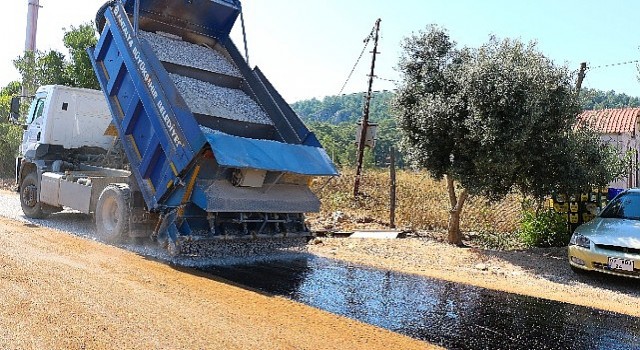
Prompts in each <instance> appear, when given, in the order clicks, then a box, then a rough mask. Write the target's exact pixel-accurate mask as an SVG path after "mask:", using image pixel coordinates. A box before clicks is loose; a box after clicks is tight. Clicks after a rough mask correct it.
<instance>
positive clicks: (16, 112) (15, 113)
mask: <svg viewBox="0 0 640 350" xmlns="http://www.w3.org/2000/svg"><path fill="white" fill-rule="evenodd" d="M19 117H20V97H13V98H11V106H10V108H9V121H10V122H12V123H14V124H18V118H19Z"/></svg>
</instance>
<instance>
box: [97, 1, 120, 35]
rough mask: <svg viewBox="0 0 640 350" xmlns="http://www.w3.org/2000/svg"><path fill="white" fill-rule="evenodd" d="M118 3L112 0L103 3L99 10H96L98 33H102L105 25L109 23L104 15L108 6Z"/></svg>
mask: <svg viewBox="0 0 640 350" xmlns="http://www.w3.org/2000/svg"><path fill="white" fill-rule="evenodd" d="M115 3H116V0H110V1H107V2H105V3H104V5H102V6H101V7H100V9H99V10H98V12H96V22H95V24H96V30H97V31H98V34H102V30H103V29H104V26H105V25H106V24H107V19H106V18H105V17H104V13H105V12H107V8H108V7H111V6H113V4H115Z"/></svg>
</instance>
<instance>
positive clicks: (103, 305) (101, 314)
mask: <svg viewBox="0 0 640 350" xmlns="http://www.w3.org/2000/svg"><path fill="white" fill-rule="evenodd" d="M0 300H1V305H2V307H1V308H0V344H2V346H1V347H2V348H3V349H117V348H124V349H425V348H430V347H431V346H430V345H428V344H426V343H424V342H419V341H416V340H413V339H410V338H408V337H405V336H402V335H399V334H396V333H392V332H390V331H386V330H383V329H379V328H376V327H373V326H370V325H366V324H363V323H360V322H356V321H353V320H349V319H346V318H343V317H339V316H336V315H333V314H330V313H327V312H324V311H320V310H318V309H314V308H311V307H308V306H305V305H302V304H298V303H295V302H292V301H289V300H286V299H283V298H279V297H274V296H270V295H265V294H262V293H259V292H256V291H252V290H248V289H245V288H243V287H241V286H237V285H234V284H232V283H229V282H226V281H224V280H211V279H209V278H204V277H202V276H199V275H198V274H197V273H194V272H193V271H187V270H181V269H175V268H172V267H170V266H168V265H166V264H162V263H158V262H155V261H151V260H148V259H145V258H144V257H141V256H139V255H136V254H134V253H131V252H128V251H126V250H123V249H119V248H116V247H111V246H107V245H104V244H101V243H98V242H95V241H92V240H89V239H86V238H81V237H77V236H73V235H70V234H66V233H62V232H59V231H55V230H51V229H48V228H43V227H38V226H35V225H33V224H28V223H20V222H16V221H14V220H11V219H7V218H0Z"/></svg>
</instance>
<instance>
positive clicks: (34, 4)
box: [22, 0, 41, 96]
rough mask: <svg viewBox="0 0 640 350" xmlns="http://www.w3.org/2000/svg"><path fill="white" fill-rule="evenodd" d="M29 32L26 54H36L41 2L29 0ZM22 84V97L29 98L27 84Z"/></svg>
mask: <svg viewBox="0 0 640 350" xmlns="http://www.w3.org/2000/svg"><path fill="white" fill-rule="evenodd" d="M27 6H28V7H27V32H26V39H25V41H24V53H25V54H26V53H27V52H33V53H35V52H36V35H37V33H38V11H39V10H40V7H41V6H40V0H27ZM28 83H30V82H26V81H23V82H22V96H27V95H28V94H29V91H27V84H28Z"/></svg>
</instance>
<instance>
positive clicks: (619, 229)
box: [569, 189, 640, 278]
mask: <svg viewBox="0 0 640 350" xmlns="http://www.w3.org/2000/svg"><path fill="white" fill-rule="evenodd" d="M569 264H571V268H572V269H573V270H574V271H576V272H583V271H597V272H603V273H607V274H612V275H618V276H625V277H633V278H640V189H630V190H626V191H624V192H622V193H620V194H619V195H618V196H617V197H616V198H614V199H613V200H612V201H611V202H609V204H608V205H607V206H606V207H605V208H604V209H603V210H602V212H601V213H600V214H599V215H598V216H597V217H596V218H595V219H593V220H591V221H589V222H587V223H585V224H583V225H581V226H579V227H578V228H577V229H576V231H575V232H574V234H573V236H571V241H570V243H569Z"/></svg>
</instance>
